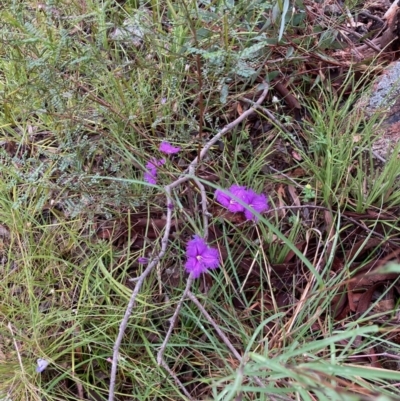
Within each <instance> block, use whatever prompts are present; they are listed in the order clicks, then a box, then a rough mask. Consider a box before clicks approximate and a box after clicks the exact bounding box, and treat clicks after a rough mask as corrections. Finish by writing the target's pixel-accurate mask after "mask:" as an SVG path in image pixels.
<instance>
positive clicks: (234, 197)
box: [215, 185, 269, 222]
mask: <svg viewBox="0 0 400 401" xmlns="http://www.w3.org/2000/svg"><path fill="white" fill-rule="evenodd" d="M215 198H216V199H217V201H218V202H219V203H220V204H221V205H222V206H224V207H226V208H227V209H228V210H229V211H230V212H232V213H238V212H244V215H245V217H246V219H247V220H253V221H256V222H257V221H258V218H257V216H256V215H255V214H254V212H253V210H254V211H256V212H258V213H263V212H265V211H267V210H268V209H269V206H268V200H267V197H266V196H265V195H264V194H258V193H256V192H255V191H253V190H252V189H247V188H246V187H242V186H240V185H232V186H231V187H230V188H229V189H228V190H220V189H217V190H216V191H215ZM238 200H240V201H242V203H240V202H238ZM243 203H244V204H245V205H243Z"/></svg>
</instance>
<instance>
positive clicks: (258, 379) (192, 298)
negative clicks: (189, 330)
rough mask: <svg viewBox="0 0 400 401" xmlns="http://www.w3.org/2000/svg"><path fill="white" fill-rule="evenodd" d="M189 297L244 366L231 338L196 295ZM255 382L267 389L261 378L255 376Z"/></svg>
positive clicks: (188, 294) (190, 294)
mask: <svg viewBox="0 0 400 401" xmlns="http://www.w3.org/2000/svg"><path fill="white" fill-rule="evenodd" d="M187 297H188V298H189V299H190V300H191V301H192V302H193V303H194V304H195V305H196V306H197V308H198V309H199V310H200V312H201V313H202V314H203V316H204V317H205V318H206V319H207V321H208V322H209V323H210V324H211V326H213V327H214V329H215V331H216V332H217V334H218V335H219V336H220V338H221V340H222V341H223V342H224V343H225V345H226V346H227V347H228V348H229V349H230V350H231V352H232V354H233V355H234V356H235V358H236V359H237V360H238V361H239V362H240V363H241V364H243V363H244V361H243V357H242V356H241V355H240V354H239V352H238V351H237V350H236V348H235V347H234V346H233V344H232V343H231V342H230V341H229V338H228V337H227V336H226V335H225V334H224V332H223V331H222V330H221V329H220V327H219V326H218V324H217V323H216V322H215V320H214V319H213V318H212V317H211V316H210V314H209V313H208V312H207V311H206V310H205V308H204V306H203V305H202V304H201V303H200V301H199V300H198V299H197V297H196V295H194V294H193V293H192V292H191V291H188V293H187ZM253 380H254V381H255V382H256V383H257V384H258V385H259V386H260V387H265V385H264V383H263V382H262V381H261V380H260V378H259V377H257V376H255V377H253Z"/></svg>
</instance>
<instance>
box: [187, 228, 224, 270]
mask: <svg viewBox="0 0 400 401" xmlns="http://www.w3.org/2000/svg"><path fill="white" fill-rule="evenodd" d="M186 256H187V261H186V264H185V268H186V271H187V272H188V273H189V274H191V275H192V277H193V278H198V277H200V274H201V273H204V272H206V271H207V270H208V269H216V268H217V267H218V266H219V254H218V250H217V249H215V248H210V247H209V246H208V245H207V244H206V242H205V241H204V239H203V238H200V237H199V236H198V235H195V236H194V237H193V239H192V240H191V241H189V242H188V244H187V246H186Z"/></svg>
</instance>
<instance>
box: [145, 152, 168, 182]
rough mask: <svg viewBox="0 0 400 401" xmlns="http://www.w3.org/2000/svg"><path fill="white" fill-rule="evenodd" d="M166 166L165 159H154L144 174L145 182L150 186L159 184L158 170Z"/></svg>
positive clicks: (147, 165)
mask: <svg viewBox="0 0 400 401" xmlns="http://www.w3.org/2000/svg"><path fill="white" fill-rule="evenodd" d="M163 164H165V159H160V160H158V159H156V158H155V157H153V158H152V159H151V160H150V161H149V162H148V163H147V164H146V172H145V173H144V180H145V181H146V182H148V183H149V184H156V183H157V168H158V167H160V166H162V165H163Z"/></svg>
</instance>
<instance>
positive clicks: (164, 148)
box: [143, 141, 181, 185]
mask: <svg viewBox="0 0 400 401" xmlns="http://www.w3.org/2000/svg"><path fill="white" fill-rule="evenodd" d="M180 150H181V148H179V147H177V146H172V145H171V144H170V143H169V142H166V141H163V142H161V145H160V147H159V151H160V152H162V153H165V154H166V155H173V154H175V153H178V152H179V151H180ZM164 164H165V159H156V158H155V157H153V158H152V159H151V160H150V161H149V162H148V163H147V164H146V172H145V173H144V177H143V178H144V180H145V181H146V182H148V183H149V184H154V185H155V184H156V183H157V169H158V167H161V166H162V165H164Z"/></svg>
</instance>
